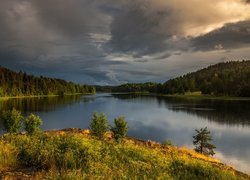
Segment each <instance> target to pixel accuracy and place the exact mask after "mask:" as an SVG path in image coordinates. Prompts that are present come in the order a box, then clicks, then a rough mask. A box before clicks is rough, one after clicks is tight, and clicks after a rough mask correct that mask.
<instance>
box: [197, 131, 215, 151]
mask: <svg viewBox="0 0 250 180" xmlns="http://www.w3.org/2000/svg"><path fill="white" fill-rule="evenodd" d="M195 131H196V132H197V134H196V135H195V136H193V139H194V141H193V144H194V145H195V148H194V150H195V151H196V152H199V153H202V154H205V155H207V156H209V155H212V156H213V155H214V154H215V153H214V150H213V149H215V148H216V147H215V146H214V145H213V144H211V143H210V141H212V137H211V135H210V131H208V129H207V127H205V128H201V129H200V130H197V129H196V130H195Z"/></svg>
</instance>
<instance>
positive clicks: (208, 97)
mask: <svg viewBox="0 0 250 180" xmlns="http://www.w3.org/2000/svg"><path fill="white" fill-rule="evenodd" d="M97 93H101V92H97ZM110 93H111V94H131V95H133V94H134V95H147V96H159V97H171V98H183V99H200V100H226V101H250V97H235V96H213V95H203V94H192V93H190V94H159V93H149V92H121V93H119V92H110Z"/></svg>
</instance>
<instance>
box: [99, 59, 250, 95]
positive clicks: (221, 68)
mask: <svg viewBox="0 0 250 180" xmlns="http://www.w3.org/2000/svg"><path fill="white" fill-rule="evenodd" d="M109 88H110V89H111V91H112V92H150V93H161V94H184V93H187V92H197V91H199V92H201V93H202V94H207V95H214V96H235V97H250V61H230V62H223V63H218V64H215V65H212V66H209V67H207V68H204V69H201V70H198V71H196V72H192V73H188V74H186V75H184V76H180V77H177V78H174V79H170V80H168V81H166V82H165V83H163V84H160V83H152V82H151V83H128V84H122V85H120V86H116V87H109ZM99 89H100V88H99Z"/></svg>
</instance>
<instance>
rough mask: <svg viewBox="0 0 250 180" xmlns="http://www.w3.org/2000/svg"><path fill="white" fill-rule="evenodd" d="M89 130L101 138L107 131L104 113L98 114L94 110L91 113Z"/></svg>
mask: <svg viewBox="0 0 250 180" xmlns="http://www.w3.org/2000/svg"><path fill="white" fill-rule="evenodd" d="M89 128H90V130H92V132H93V133H94V135H96V136H97V137H99V138H101V137H103V135H104V134H105V133H106V132H107V131H108V129H109V128H108V121H107V117H106V116H105V114H104V113H101V114H100V115H98V113H97V112H94V113H93V115H92V119H91V123H90V126H89Z"/></svg>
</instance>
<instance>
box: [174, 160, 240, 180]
mask: <svg viewBox="0 0 250 180" xmlns="http://www.w3.org/2000/svg"><path fill="white" fill-rule="evenodd" d="M170 171H171V174H173V175H174V179H203V180H210V179H221V180H229V179H237V178H236V177H233V176H232V175H230V174H228V173H222V172H221V170H220V169H217V168H214V167H213V166H211V165H210V164H208V163H201V162H197V161H196V162H195V163H187V162H185V161H183V160H180V159H175V160H173V161H172V162H171V164H170Z"/></svg>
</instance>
